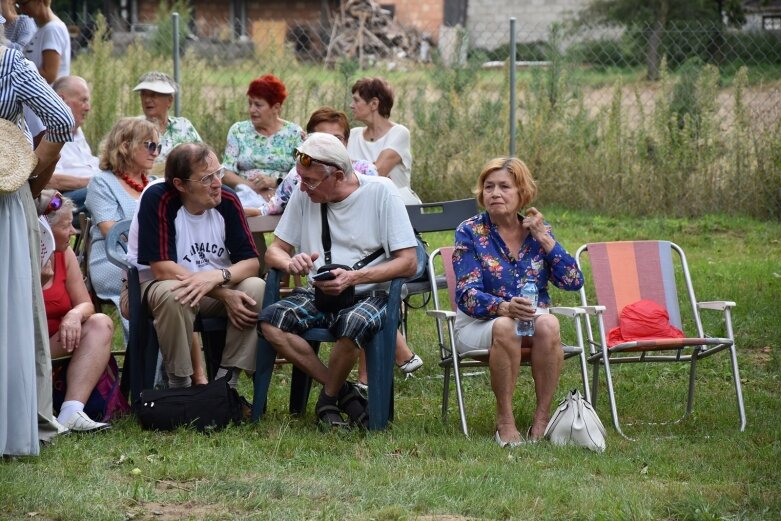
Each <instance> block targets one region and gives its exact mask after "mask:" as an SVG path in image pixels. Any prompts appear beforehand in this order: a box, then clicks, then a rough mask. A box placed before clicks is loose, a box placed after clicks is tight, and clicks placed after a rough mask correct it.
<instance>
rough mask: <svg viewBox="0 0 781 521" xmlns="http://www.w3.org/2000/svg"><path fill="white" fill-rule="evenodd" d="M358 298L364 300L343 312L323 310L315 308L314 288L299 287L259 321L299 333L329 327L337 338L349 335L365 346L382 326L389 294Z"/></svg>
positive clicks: (263, 314)
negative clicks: (325, 311)
mask: <svg viewBox="0 0 781 521" xmlns="http://www.w3.org/2000/svg"><path fill="white" fill-rule="evenodd" d="M358 298H359V299H360V300H359V301H358V302H357V303H356V304H355V305H354V306H352V307H349V308H344V309H343V310H341V311H339V313H336V314H334V313H323V312H322V311H320V310H318V309H317V308H316V307H315V292H314V290H312V289H309V288H296V289H294V290H293V292H292V293H291V294H290V295H289V296H288V297H286V298H284V299H282V300H280V301H279V302H277V303H275V304H272V305H270V306H268V307H267V308H265V309H264V310H263V311H262V312H261V313H260V318H259V321H260V322H268V323H269V324H271V325H272V326H274V327H278V328H279V329H281V330H282V331H285V332H287V333H294V334H296V335H302V334H303V333H305V332H306V331H308V330H310V329H313V328H327V329H328V330H329V331H330V332H331V334H332V335H334V336H335V337H336V338H343V337H346V338H349V339H350V340H352V341H354V342H355V343H356V344H358V347H360V348H361V349H363V348H364V346H365V345H366V344H367V343H368V342H369V341H370V340H371V339H372V337H373V336H374V335H375V334H376V333H377V332H378V331H379V330H380V329H381V328H382V324H383V322H384V321H385V315H386V308H387V303H388V297H387V295H381V296H366V297H361V296H359V297H358Z"/></svg>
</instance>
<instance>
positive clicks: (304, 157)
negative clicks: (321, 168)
mask: <svg viewBox="0 0 781 521" xmlns="http://www.w3.org/2000/svg"><path fill="white" fill-rule="evenodd" d="M293 157H294V158H295V159H296V161H298V162H299V163H301V166H303V167H305V168H309V167H310V166H311V165H312V163H320V164H321V165H327V166H332V167H334V168H336V169H338V170H341V169H342V168H341V167H340V166H337V165H335V164H333V163H329V162H328V161H323V160H321V159H315V158H314V157H312V156H310V155H309V154H304V153H303V152H301V151H300V150H294V151H293Z"/></svg>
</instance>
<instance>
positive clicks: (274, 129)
mask: <svg viewBox="0 0 781 521" xmlns="http://www.w3.org/2000/svg"><path fill="white" fill-rule="evenodd" d="M286 97H287V90H286V89H285V85H284V84H283V83H282V82H281V81H280V80H279V78H277V77H276V76H274V75H273V74H266V75H265V76H261V77H260V78H257V79H255V80H253V81H252V83H250V84H249V88H248V89H247V102H248V108H249V117H250V119H249V120H246V121H239V122H238V123H234V124H233V126H232V127H231V128H230V130H229V131H228V143H227V145H226V146H225V156H224V158H223V161H222V166H223V167H224V168H225V178H224V180H223V183H225V184H226V185H228V186H230V187H231V188H236V186H237V185H240V184H248V185H250V186H251V187H252V188H253V189H254V190H255V191H256V192H258V193H259V194H261V195H265V196H271V195H272V194H273V193H274V190H276V188H277V185H278V184H279V183H280V182H281V181H282V178H283V177H284V176H285V174H287V173H288V172H289V171H290V169H291V168H293V166H294V165H295V159H294V158H293V151H294V150H295V149H296V147H297V146H298V145H300V144H301V143H302V142H303V140H304V131H303V129H302V128H301V127H300V126H298V125H296V124H295V123H291V122H290V121H285V120H284V119H282V118H280V117H279V114H280V112H281V111H282V103H284V101H285V98H286Z"/></svg>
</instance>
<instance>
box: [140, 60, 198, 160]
mask: <svg viewBox="0 0 781 521" xmlns="http://www.w3.org/2000/svg"><path fill="white" fill-rule="evenodd" d="M178 91H179V85H178V84H177V83H176V82H175V81H174V79H173V78H171V77H170V76H169V75H167V74H165V73H163V72H157V71H152V72H147V73H146V74H144V75H143V76H141V78H139V80H138V85H136V86H135V87H133V92H138V95H139V97H140V98H141V110H143V111H144V117H145V118H146V120H147V121H149V122H151V123H154V124H155V125H156V126H157V131H158V132H159V133H160V153H159V154H158V155H157V157H156V158H155V164H157V165H159V166H158V168H159V169H160V172H158V173H160V174H162V170H163V165H165V159H166V158H167V157H168V154H170V153H171V150H173V149H174V147H176V146H177V145H181V144H182V143H202V142H203V140H202V139H201V136H200V134H198V131H197V130H195V127H194V126H193V124H192V123H190V120H189V119H187V118H183V117H179V116H171V115H169V111H170V110H171V106H172V105H173V103H174V95H175V94H176V93H177V92H178Z"/></svg>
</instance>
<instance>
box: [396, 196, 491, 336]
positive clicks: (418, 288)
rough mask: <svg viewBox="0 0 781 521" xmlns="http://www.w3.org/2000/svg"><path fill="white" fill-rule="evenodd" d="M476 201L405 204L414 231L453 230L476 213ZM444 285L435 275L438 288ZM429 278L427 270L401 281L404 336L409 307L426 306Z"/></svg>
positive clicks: (428, 294)
mask: <svg viewBox="0 0 781 521" xmlns="http://www.w3.org/2000/svg"><path fill="white" fill-rule="evenodd" d="M477 212H478V209H477V200H475V199H458V200H456V201H442V202H439V203H423V204H415V205H409V206H407V214H408V215H409V220H410V222H411V223H412V227H413V228H414V229H415V231H416V232H417V233H427V232H442V231H447V230H455V229H456V228H457V227H458V225H459V224H461V223H462V222H464V221H465V220H467V219H469V218H470V217H472V216H473V215H475V214H477ZM446 287H447V281H445V279H444V277H439V278H437V288H439V289H443V288H446ZM430 293H431V281H430V280H429V276H428V273H427V272H424V273H423V275H422V276H420V277H419V278H417V279H414V280H411V281H408V282H406V283H405V284H404V288H403V289H402V295H406V296H405V297H404V300H403V301H402V304H401V333H402V334H403V335H404V338H407V314H408V310H409V309H420V308H424V307H426V305H427V304H428V302H429V299H430V298H431V295H430ZM413 295H424V297H423V303H422V304H420V305H413V304H412V303H411V301H410V297H412V296H413Z"/></svg>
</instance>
